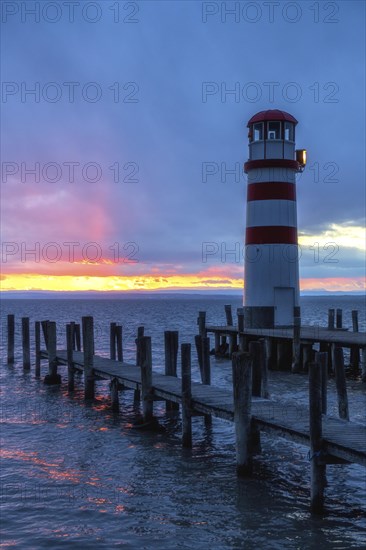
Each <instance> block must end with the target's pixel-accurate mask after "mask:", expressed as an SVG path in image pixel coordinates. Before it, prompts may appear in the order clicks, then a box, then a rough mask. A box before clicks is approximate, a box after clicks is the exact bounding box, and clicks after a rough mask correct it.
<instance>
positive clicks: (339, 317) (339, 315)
mask: <svg viewBox="0 0 366 550" xmlns="http://www.w3.org/2000/svg"><path fill="white" fill-rule="evenodd" d="M336 327H337V328H342V310H341V309H337V311H336Z"/></svg>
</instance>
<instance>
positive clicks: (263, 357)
mask: <svg viewBox="0 0 366 550" xmlns="http://www.w3.org/2000/svg"><path fill="white" fill-rule="evenodd" d="M259 344H260V364H261V369H262V391H261V396H262V397H264V398H265V399H268V398H269V391H268V353H267V345H266V340H265V339H264V338H261V339H260V340H259Z"/></svg>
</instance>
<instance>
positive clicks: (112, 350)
mask: <svg viewBox="0 0 366 550" xmlns="http://www.w3.org/2000/svg"><path fill="white" fill-rule="evenodd" d="M109 357H110V358H111V359H112V360H113V361H115V360H116V323H110V325H109Z"/></svg>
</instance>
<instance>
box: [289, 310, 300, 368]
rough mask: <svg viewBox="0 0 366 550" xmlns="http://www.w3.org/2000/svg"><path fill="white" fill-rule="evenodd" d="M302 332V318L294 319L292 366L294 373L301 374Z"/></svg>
mask: <svg viewBox="0 0 366 550" xmlns="http://www.w3.org/2000/svg"><path fill="white" fill-rule="evenodd" d="M300 331H301V317H294V335H293V340H292V366H291V370H292V372H293V373H297V372H300V370H301V365H300Z"/></svg>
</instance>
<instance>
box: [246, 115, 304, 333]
mask: <svg viewBox="0 0 366 550" xmlns="http://www.w3.org/2000/svg"><path fill="white" fill-rule="evenodd" d="M296 125H297V120H296V119H295V118H294V117H293V116H292V115H290V114H289V113H286V112H285V111H280V110H277V109H273V110H268V111H261V112H259V113H257V114H256V115H254V116H253V117H252V118H251V119H250V120H249V122H248V128H249V132H248V137H249V159H248V161H247V162H246V163H245V165H244V171H245V172H246V174H247V175H248V187H247V215H246V233H245V292H244V315H245V325H246V327H248V328H274V327H288V326H292V325H293V319H294V315H295V316H297V317H299V316H300V309H299V307H300V304H299V250H298V244H297V211H296V174H297V173H299V172H302V171H303V169H304V167H305V164H306V151H305V150H304V149H301V150H296V149H295V128H296Z"/></svg>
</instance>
